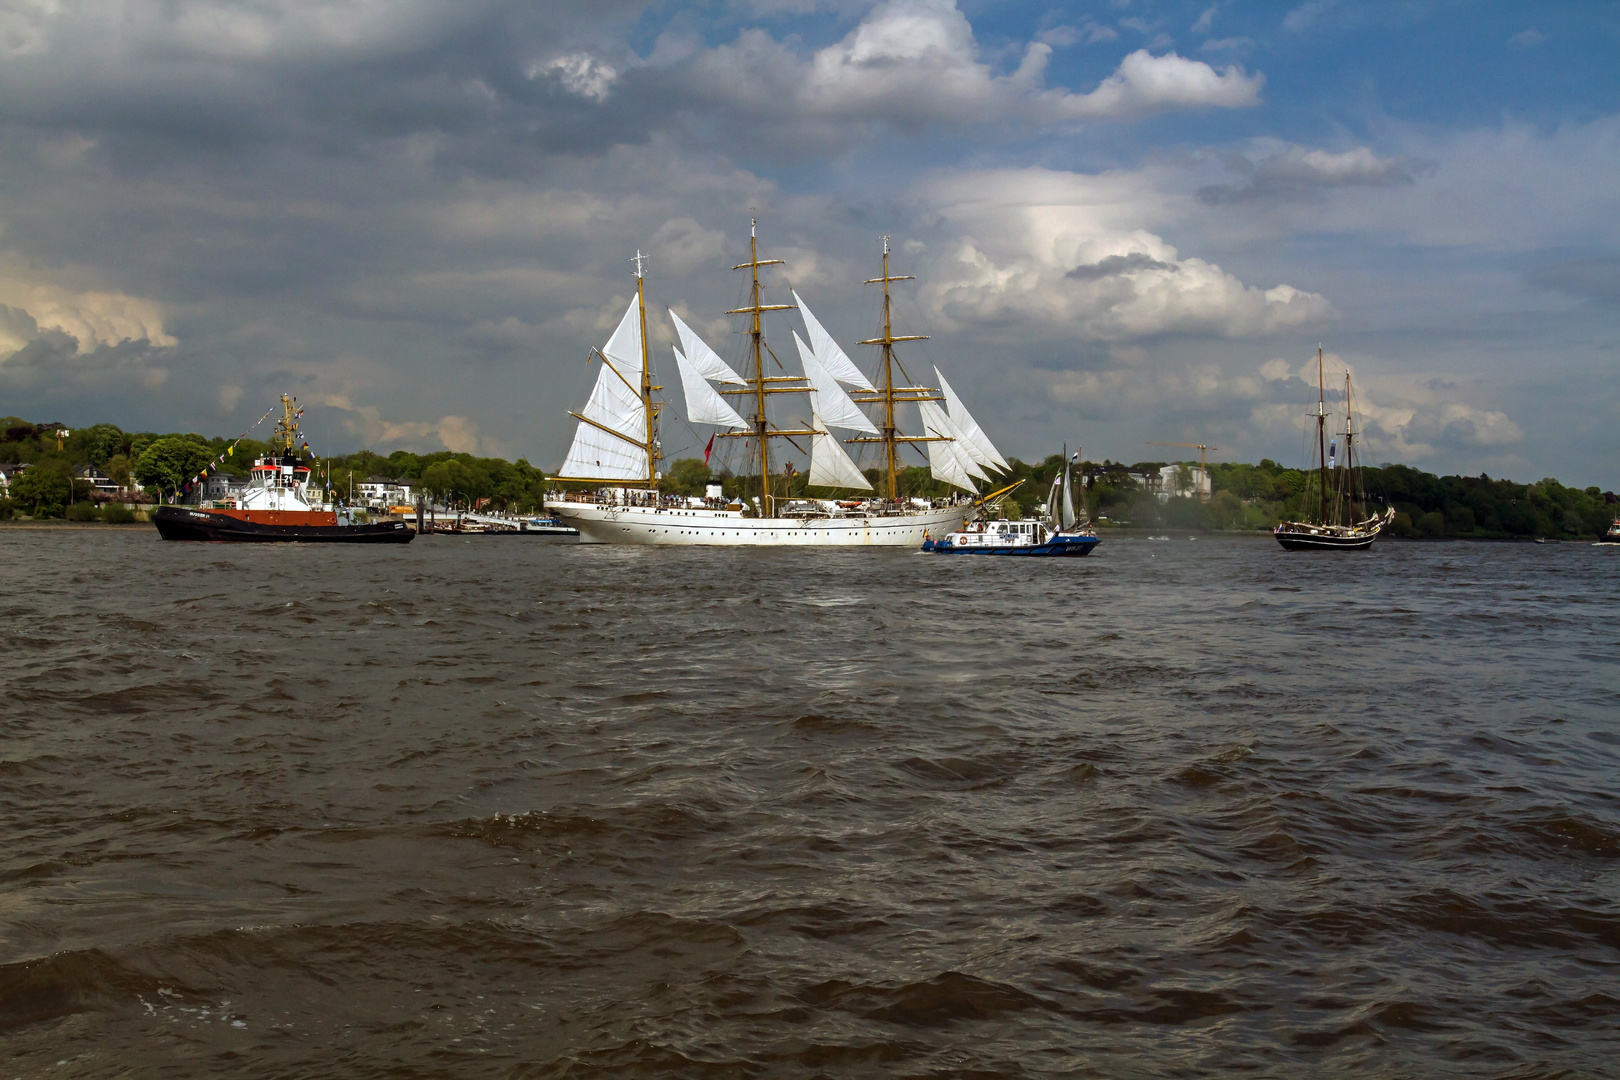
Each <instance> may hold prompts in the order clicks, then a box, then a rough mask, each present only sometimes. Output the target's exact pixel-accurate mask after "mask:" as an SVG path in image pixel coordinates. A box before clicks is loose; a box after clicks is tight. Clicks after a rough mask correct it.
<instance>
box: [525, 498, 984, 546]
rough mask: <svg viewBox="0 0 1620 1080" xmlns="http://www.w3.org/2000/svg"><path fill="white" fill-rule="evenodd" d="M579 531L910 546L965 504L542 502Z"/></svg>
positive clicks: (759, 542) (609, 536) (754, 542)
mask: <svg viewBox="0 0 1620 1080" xmlns="http://www.w3.org/2000/svg"><path fill="white" fill-rule="evenodd" d="M546 509H547V510H549V511H551V512H552V513H553V514H555V515H556V516H557V517H559V518H561V519H562V520H563V521H565V522H567V523H568V524H570V525H572V526H574V528H576V529H578V530H579V540H580V543H582V544H671V545H687V546H699V545H717V544H718V545H726V546H730V547H911V548H919V549H920V548H921V547H922V543H923V540H924V534H925V533H926V534H928V535H930V536H936V537H937V536H943V535H944V534H946V533H948V532H951V531H952V530H954V529H958V528H961V526H962V521H963V519H964V518H965V517H966V516H967V515H968V514H969V513H970V512H971V508H970V507H966V506H950V507H945V508H944V509H939V510H916V511H911V512H908V513H903V514H886V515H882V516H877V515H874V516H871V517H862V516H858V515H851V516H849V517H838V518H828V517H803V518H798V517H783V518H755V517H743V515H742V512H741V511H739V510H708V509H701V510H700V509H685V508H674V507H668V508H666V507H651V506H606V505H601V504H597V503H577V502H548V503H546Z"/></svg>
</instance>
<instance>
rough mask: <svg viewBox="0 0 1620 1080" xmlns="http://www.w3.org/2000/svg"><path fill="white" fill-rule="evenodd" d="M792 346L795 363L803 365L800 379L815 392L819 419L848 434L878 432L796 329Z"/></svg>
mask: <svg viewBox="0 0 1620 1080" xmlns="http://www.w3.org/2000/svg"><path fill="white" fill-rule="evenodd" d="M793 343H794V344H795V345H797V346H798V347H799V362H800V363H802V364H803V365H804V377H805V378H806V379H808V380H809V381H810V386H811V388H812V389H813V390H814V391H815V407H816V409H817V410H819V412H820V415H821V419H822V421H823V422H824V423H826V424H828V425H829V426H831V427H836V428H848V429H850V430H852V431H864V432H866V433H867V434H868V435H876V434H877V433H878V429H877V428H876V427H875V426H874V425H873V424H872V421H871V420H869V419H868V418H867V416H866V414H865V413H863V412H861V407H860V406H859V405H857V404H855V402H854V401H853V400H852V399H851V398H850V396H849V395H848V394H846V393H844V388H843V387H842V386H839V385H838V382H837V380H835V379H834V378H833V376H832V374H831V373H830V372H829V371H828V370H827V369H826V368H825V367H823V366H822V364H821V359H820V357H818V356H816V354H815V353H814V352H813V351H812V350H811V348H810V346H808V345H806V344H805V343H804V338H802V337H800V336H799V332H798V331H797V330H795V331H793Z"/></svg>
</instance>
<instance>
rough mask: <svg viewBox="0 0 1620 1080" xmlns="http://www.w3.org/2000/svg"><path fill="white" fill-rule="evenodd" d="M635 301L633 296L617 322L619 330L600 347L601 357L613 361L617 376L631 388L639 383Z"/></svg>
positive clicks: (639, 329) (639, 327)
mask: <svg viewBox="0 0 1620 1080" xmlns="http://www.w3.org/2000/svg"><path fill="white" fill-rule="evenodd" d="M637 299H638V298H637V297H634V296H632V297H631V298H630V306H629V307H628V308H626V309H625V312H624V318H622V319H620V320H619V328H618V329H617V330H615V331H613V336H612V337H610V338H608V341H607V344H606V345H604V346H602V355H603V356H605V357H607V358H608V359H609V360H611V361H613V366H614V367H616V368H618V369H619V374H621V375H623V376H624V377H625V381H627V382H629V383H630V385H632V386H634V385H636V384H637V383H639V382H640V381H641V313H640V312H639V311H637V310H636V308H637Z"/></svg>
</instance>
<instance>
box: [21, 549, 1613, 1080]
mask: <svg viewBox="0 0 1620 1080" xmlns="http://www.w3.org/2000/svg"><path fill="white" fill-rule="evenodd" d="M0 565H3V566H4V567H5V570H4V578H5V581H4V586H3V590H4V591H3V596H0V633H3V650H0V699H3V701H4V705H3V716H0V828H3V834H0V835H3V836H4V838H5V843H4V846H3V849H0V1056H3V1057H5V1058H9V1059H10V1061H9V1063H8V1064H7V1065H6V1066H5V1069H6V1071H5V1073H4V1075H5V1076H6V1077H12V1076H19V1077H22V1076H45V1075H50V1076H53V1077H54V1076H126V1075H128V1076H158V1075H163V1076H185V1075H226V1074H228V1075H233V1076H266V1077H268V1076H276V1077H287V1076H308V1077H324V1076H333V1075H347V1076H384V1075H386V1076H390V1077H416V1076H447V1077H448V1076H455V1077H467V1076H511V1077H551V1076H558V1077H561V1076H568V1077H575V1076H581V1077H590V1076H622V1077H636V1076H649V1077H651V1076H692V1077H711V1076H713V1077H753V1076H762V1077H763V1076H770V1077H778V1076H781V1077H801V1076H804V1077H808V1076H836V1077H842V1076H884V1077H900V1076H1092V1075H1096V1076H1118V1075H1141V1074H1156V1075H1184V1076H1198V1075H1207V1074H1209V1073H1214V1072H1220V1071H1227V1070H1230V1071H1240V1070H1241V1071H1243V1072H1245V1073H1248V1074H1251V1075H1254V1074H1258V1075H1279V1076H1280V1075H1288V1076H1294V1075H1299V1074H1300V1072H1301V1070H1302V1069H1306V1070H1309V1071H1310V1072H1312V1073H1313V1074H1316V1075H1335V1074H1345V1075H1348V1074H1356V1075H1389V1076H1415V1075H1423V1076H1449V1075H1457V1076H1493V1075H1506V1076H1514V1077H1521V1076H1522V1077H1531V1076H1542V1075H1547V1076H1552V1075H1558V1074H1561V1073H1562V1072H1564V1071H1565V1070H1570V1071H1572V1072H1573V1073H1574V1074H1576V1075H1604V1074H1606V1075H1616V1073H1615V1072H1614V1070H1615V1068H1616V1066H1615V1062H1616V1061H1620V1022H1617V1017H1620V771H1617V767H1620V665H1617V663H1616V659H1617V656H1620V549H1600V548H1590V547H1584V546H1583V547H1576V546H1573V545H1563V546H1561V547H1559V548H1548V547H1536V546H1525V545H1468V544H1433V545H1418V544H1400V543H1386V544H1383V545H1381V546H1380V547H1379V548H1378V549H1377V550H1375V551H1373V552H1371V553H1369V554H1365V555H1361V556H1355V555H1340V556H1332V555H1325V556H1324V555H1311V554H1294V555H1290V554H1288V553H1285V552H1282V551H1280V550H1278V549H1277V548H1276V546H1275V545H1274V544H1272V543H1271V542H1270V541H1268V540H1249V539H1224V540H1223V539H1205V540H1200V541H1196V542H1189V541H1188V540H1187V539H1186V538H1185V537H1178V538H1177V539H1176V540H1174V541H1172V542H1169V543H1163V542H1149V541H1144V540H1108V541H1105V542H1104V544H1103V546H1102V547H1101V548H1100V549H1098V552H1097V554H1096V555H1094V556H1092V557H1091V558H1089V559H1085V560H1068V561H1062V562H1051V561H1041V560H1035V561H1024V560H997V559H978V558H940V557H932V556H923V555H917V554H912V553H909V552H871V551H868V552H825V553H817V552H803V551H775V552H756V551H734V550H733V551H724V550H717V551H702V550H694V549H686V550H648V549H624V548H606V547H570V546H557V545H549V544H546V543H544V542H536V541H532V540H528V539H487V538H480V539H472V540H466V539H450V538H444V537H437V538H431V539H424V540H423V541H420V542H418V543H415V544H412V545H410V546H409V547H407V548H404V549H400V550H388V549H379V550H373V551H361V550H352V551H345V550H332V549H328V548H321V547H308V546H275V547H255V548H246V547H243V548H236V547H230V546H218V545H210V546H203V545H183V544H164V543H161V542H159V541H158V540H157V539H156V537H155V535H153V534H151V533H148V532H146V531H144V530H137V531H120V532H113V531H105V532H98V531H78V532H68V531H66V530H63V531H61V532H46V531H32V530H9V531H5V532H0Z"/></svg>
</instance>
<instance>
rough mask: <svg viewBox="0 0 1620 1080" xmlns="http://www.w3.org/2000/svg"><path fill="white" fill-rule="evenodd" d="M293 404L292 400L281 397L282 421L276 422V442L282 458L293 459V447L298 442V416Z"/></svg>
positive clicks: (283, 395) (284, 396)
mask: <svg viewBox="0 0 1620 1080" xmlns="http://www.w3.org/2000/svg"><path fill="white" fill-rule="evenodd" d="M293 404H294V403H293V399H292V398H290V397H288V396H287V395H286V394H282V395H281V419H280V420H277V421H276V434H275V440H276V443H277V444H278V446H279V448H280V452H281V453H280V456H282V457H292V456H293V446H294V445H295V444H296V443H297V441H298V416H297V414H296V413H294V412H293Z"/></svg>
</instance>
